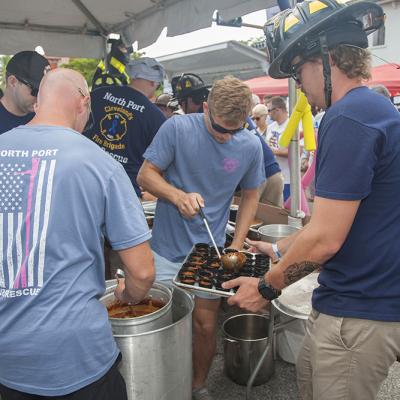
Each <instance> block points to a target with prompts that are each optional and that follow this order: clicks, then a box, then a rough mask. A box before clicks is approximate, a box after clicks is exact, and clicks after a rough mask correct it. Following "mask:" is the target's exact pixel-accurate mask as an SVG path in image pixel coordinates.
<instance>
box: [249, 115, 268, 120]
mask: <svg viewBox="0 0 400 400" xmlns="http://www.w3.org/2000/svg"><path fill="white" fill-rule="evenodd" d="M263 117H266V115H262V116H261V117H251V119H252V120H253V121H259V120H260V119H261V118H263Z"/></svg>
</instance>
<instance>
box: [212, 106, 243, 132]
mask: <svg viewBox="0 0 400 400" xmlns="http://www.w3.org/2000/svg"><path fill="white" fill-rule="evenodd" d="M208 116H209V118H210V122H211V126H212V128H213V129H214V130H215V131H217V132H218V133H229V134H230V135H234V134H235V133H238V132H240V131H242V130H243V129H244V126H241V127H240V128H236V129H226V128H224V127H223V126H221V125H218V124H217V123H216V122H215V121H214V120H213V117H212V115H211V112H210V111H209V112H208Z"/></svg>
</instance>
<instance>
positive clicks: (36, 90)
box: [14, 75, 39, 97]
mask: <svg viewBox="0 0 400 400" xmlns="http://www.w3.org/2000/svg"><path fill="white" fill-rule="evenodd" d="M14 76H15V75H14ZM15 78H16V79H17V81H18V82H21V83H23V84H24V85H26V86H28V88H29V89H31V96H33V97H37V95H38V92H39V90H38V89H36V88H34V87H33V86H32V84H31V83H29V82H28V81H26V80H25V79H22V78H19V77H18V76H15Z"/></svg>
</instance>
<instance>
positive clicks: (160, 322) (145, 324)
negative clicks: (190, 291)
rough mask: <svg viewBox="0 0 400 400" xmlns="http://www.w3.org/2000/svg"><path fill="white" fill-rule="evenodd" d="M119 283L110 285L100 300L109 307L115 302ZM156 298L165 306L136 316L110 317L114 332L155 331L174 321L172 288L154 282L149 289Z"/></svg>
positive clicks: (124, 333) (126, 333)
mask: <svg viewBox="0 0 400 400" xmlns="http://www.w3.org/2000/svg"><path fill="white" fill-rule="evenodd" d="M116 287H117V284H116V282H115V284H113V285H110V286H109V287H108V288H107V289H106V294H105V295H104V296H103V297H102V298H101V299H100V301H101V302H102V303H103V304H104V305H105V306H106V307H107V306H109V305H110V304H112V303H114V302H115V296H114V290H115V288H116ZM148 296H150V297H151V298H152V299H154V300H160V301H161V302H163V303H165V306H164V307H162V308H160V309H159V310H157V311H155V312H153V313H151V314H148V315H144V316H143V317H136V318H110V322H111V327H112V331H113V334H115V335H132V334H136V333H143V332H149V331H153V330H155V329H158V328H163V327H164V326H167V325H169V324H171V323H172V309H171V306H172V293H171V290H170V289H169V288H168V287H167V286H165V285H163V284H161V283H154V284H153V286H152V288H151V289H150V291H149V295H148Z"/></svg>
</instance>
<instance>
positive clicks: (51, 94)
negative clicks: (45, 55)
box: [32, 68, 90, 132]
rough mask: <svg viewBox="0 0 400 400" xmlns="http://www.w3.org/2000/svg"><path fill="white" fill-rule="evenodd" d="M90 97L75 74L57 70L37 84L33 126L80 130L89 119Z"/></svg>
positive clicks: (79, 76) (84, 84) (81, 77)
mask: <svg viewBox="0 0 400 400" xmlns="http://www.w3.org/2000/svg"><path fill="white" fill-rule="evenodd" d="M89 105H90V94H89V88H88V85H87V83H86V80H85V78H84V77H83V76H82V75H81V74H80V73H79V72H77V71H73V70H71V69H67V68H56V69H54V70H51V71H49V72H48V73H47V74H46V75H45V76H44V78H43V79H42V82H41V84H40V88H39V94H38V97H37V104H36V105H35V112H36V117H35V119H34V120H33V121H32V122H33V123H41V124H46V122H47V124H48V125H60V126H66V127H69V128H72V129H75V130H77V131H80V132H81V131H82V130H83V128H84V126H85V124H86V121H87V118H88V116H89V112H88V109H89Z"/></svg>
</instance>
